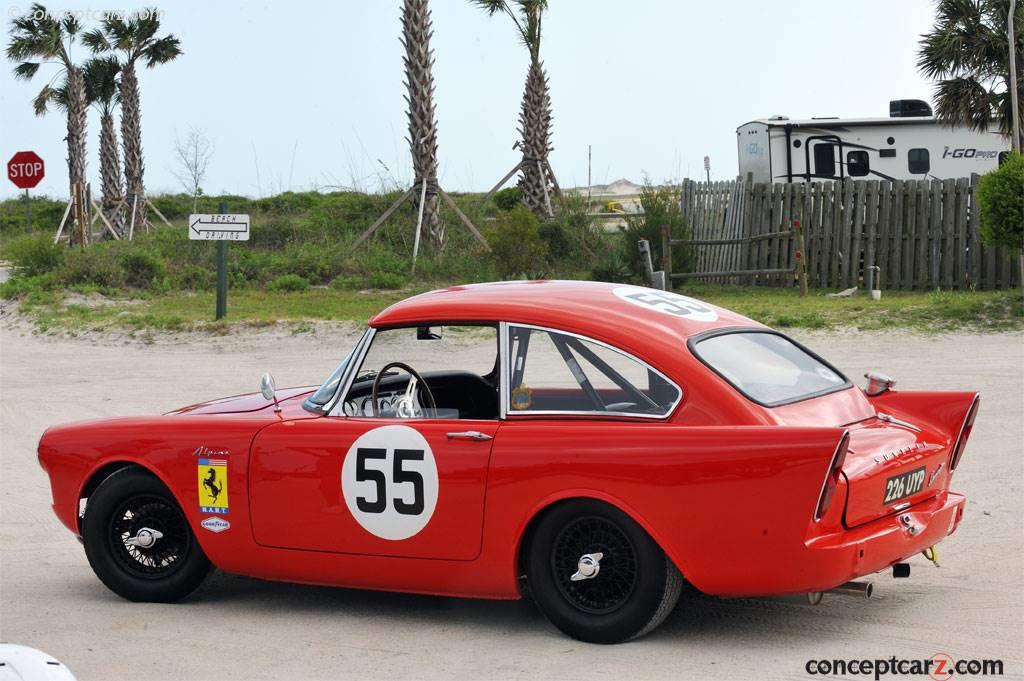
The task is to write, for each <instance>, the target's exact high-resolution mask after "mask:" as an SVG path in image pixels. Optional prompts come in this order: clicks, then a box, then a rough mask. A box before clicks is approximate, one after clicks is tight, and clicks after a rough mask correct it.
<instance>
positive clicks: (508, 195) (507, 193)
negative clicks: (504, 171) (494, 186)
mask: <svg viewBox="0 0 1024 681" xmlns="http://www.w3.org/2000/svg"><path fill="white" fill-rule="evenodd" d="M522 202H523V192H521V191H520V190H519V187H505V188H504V189H502V190H501V191H499V192H498V193H497V194H495V195H494V205H495V206H497V207H498V208H500V209H501V210H512V209H513V208H515V207H516V206H518V205H519V204H520V203H522Z"/></svg>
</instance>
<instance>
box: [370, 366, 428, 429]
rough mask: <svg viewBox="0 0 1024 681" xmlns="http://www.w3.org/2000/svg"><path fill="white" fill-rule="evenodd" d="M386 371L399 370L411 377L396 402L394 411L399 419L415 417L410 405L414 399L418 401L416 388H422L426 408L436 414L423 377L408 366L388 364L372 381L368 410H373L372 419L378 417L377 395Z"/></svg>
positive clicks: (378, 404)
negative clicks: (426, 403) (403, 392)
mask: <svg viewBox="0 0 1024 681" xmlns="http://www.w3.org/2000/svg"><path fill="white" fill-rule="evenodd" d="M388 369H401V370H402V371H404V372H405V373H407V374H409V376H410V377H411V378H410V379H409V385H408V386H407V387H406V389H405V395H404V396H402V397H401V398H400V399H399V400H397V405H398V406H397V409H396V410H397V412H398V415H399V416H400V417H402V418H412V417H413V416H415V412H414V408H413V404H412V403H413V400H414V399H416V401H419V398H417V397H416V389H417V387H418V386H422V387H423V394H424V395H426V397H427V402H428V405H427V406H428V408H429V409H431V410H433V411H434V412H437V402H435V401H434V394H433V393H432V392H430V386H429V385H427V382H426V381H424V380H423V377H422V376H420V375H419V374H418V373H416V370H415V369H413V368H412V367H411V366H409V365H408V364H403V363H402V362H391V363H390V364H387V365H385V366H384V367H383V368H382V369H381V370H380V371H378V372H377V376H376V377H375V378H374V379H373V390H372V392H371V393H370V395H371V398H370V408H371V409H372V410H373V416H374V418H377V417H379V416H380V402H379V401H378V395H379V393H380V379H382V378H384V375H385V374H387V372H388ZM403 409H404V411H405V412H406V413H405V414H403V413H402V412H403Z"/></svg>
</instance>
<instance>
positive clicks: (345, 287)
mask: <svg viewBox="0 0 1024 681" xmlns="http://www.w3.org/2000/svg"><path fill="white" fill-rule="evenodd" d="M330 286H331V288H333V289H335V290H338V291H358V290H359V289H363V288H368V287H367V285H366V279H364V278H363V277H350V276H346V275H341V276H338V277H335V278H334V279H331V284H330Z"/></svg>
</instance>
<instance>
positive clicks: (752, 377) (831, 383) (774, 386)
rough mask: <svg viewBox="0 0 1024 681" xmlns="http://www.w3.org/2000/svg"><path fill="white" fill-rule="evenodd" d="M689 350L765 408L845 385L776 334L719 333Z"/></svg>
mask: <svg viewBox="0 0 1024 681" xmlns="http://www.w3.org/2000/svg"><path fill="white" fill-rule="evenodd" d="M693 351H694V353H695V354H696V355H697V357H698V358H700V359H701V360H702V361H703V362H704V363H705V364H707V365H708V366H709V367H711V368H712V369H713V370H714V371H715V372H717V373H718V374H719V375H721V376H722V377H723V378H724V379H725V380H727V381H729V382H730V383H732V384H733V386H735V387H736V389H737V390H739V391H740V392H742V393H743V394H744V395H746V396H747V397H749V398H750V399H752V400H754V401H755V402H757V403H759V404H763V405H765V406H767V407H774V406H778V405H780V404H787V403H789V402H797V401H799V400H804V399H808V398H810V397H816V396H818V395H824V394H826V393H830V392H833V391H836V390H842V389H843V388H846V387H849V385H850V383H849V381H847V380H846V377H845V376H843V375H842V374H840V373H839V372H838V371H836V370H835V369H834V368H832V367H831V366H829V365H828V364H825V362H824V361H822V360H821V359H818V358H817V357H815V356H814V355H812V354H811V353H810V352H808V351H807V350H805V349H804V348H802V347H800V346H799V345H797V344H796V343H794V342H793V341H791V340H790V339H788V338H786V337H785V336H782V335H780V334H777V333H771V332H765V331H743V332H735V333H724V334H720V335H716V336H711V337H709V338H704V339H703V340H699V341H697V343H695V344H694V345H693Z"/></svg>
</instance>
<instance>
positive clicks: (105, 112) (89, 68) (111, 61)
mask: <svg viewBox="0 0 1024 681" xmlns="http://www.w3.org/2000/svg"><path fill="white" fill-rule="evenodd" d="M120 71H121V64H120V63H119V62H118V61H117V58H116V57H95V58H93V59H90V60H89V61H88V62H86V64H85V69H84V73H85V95H86V98H87V100H88V102H89V104H94V105H95V106H96V108H97V110H98V111H99V114H100V182H101V184H102V186H103V199H102V202H101V206H102V208H103V214H104V215H105V216H106V217H107V220H109V221H110V224H111V226H112V227H113V228H114V231H115V232H117V233H118V235H120V236H123V235H124V210H123V203H124V192H123V191H122V184H121V157H120V154H119V153H118V151H117V129H116V128H115V127H114V109H115V108H116V107H117V102H118V98H119V95H118V84H117V76H118V73H119V72H120Z"/></svg>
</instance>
